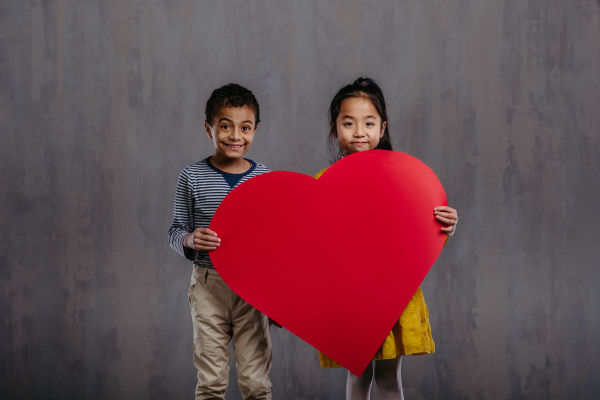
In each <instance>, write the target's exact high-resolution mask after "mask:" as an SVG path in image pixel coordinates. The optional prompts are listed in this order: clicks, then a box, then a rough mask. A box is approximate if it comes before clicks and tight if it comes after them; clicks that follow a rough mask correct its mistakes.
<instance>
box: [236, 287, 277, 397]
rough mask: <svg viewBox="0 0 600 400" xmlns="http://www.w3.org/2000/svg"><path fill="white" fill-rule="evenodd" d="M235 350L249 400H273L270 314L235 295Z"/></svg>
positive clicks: (245, 392) (239, 377)
mask: <svg viewBox="0 0 600 400" xmlns="http://www.w3.org/2000/svg"><path fill="white" fill-rule="evenodd" d="M235 297H236V301H235V303H234V307H233V347H234V349H235V360H236V362H237V369H238V384H239V386H240V391H241V392H242V395H243V396H244V399H245V400H250V399H252V400H271V399H272V396H271V380H270V379H269V371H270V370H271V331H270V329H269V319H268V318H267V316H266V315H264V314H263V313H261V312H260V311H258V310H257V309H256V308H254V307H252V306H251V305H250V304H248V303H246V302H245V301H244V300H242V299H241V298H240V297H238V296H237V295H235Z"/></svg>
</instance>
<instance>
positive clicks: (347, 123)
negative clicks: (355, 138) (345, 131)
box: [344, 122, 352, 126]
mask: <svg viewBox="0 0 600 400" xmlns="http://www.w3.org/2000/svg"><path fill="white" fill-rule="evenodd" d="M344 126H352V122H345V123H344Z"/></svg>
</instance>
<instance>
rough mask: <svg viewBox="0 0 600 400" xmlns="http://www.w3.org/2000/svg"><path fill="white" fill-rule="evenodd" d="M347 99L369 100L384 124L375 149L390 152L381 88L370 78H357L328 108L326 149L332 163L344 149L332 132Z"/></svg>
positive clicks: (390, 140)
mask: <svg viewBox="0 0 600 400" xmlns="http://www.w3.org/2000/svg"><path fill="white" fill-rule="evenodd" d="M349 97H363V98H366V99H369V101H370V102H371V104H373V107H375V109H376V110H377V112H378V113H379V116H380V117H381V123H382V124H383V123H384V122H386V125H385V130H384V131H383V136H382V137H381V139H379V144H378V145H377V147H375V148H376V149H382V150H392V138H391V136H390V132H389V130H388V128H389V125H390V124H389V121H388V116H387V110H386V108H385V98H384V97H383V92H382V91H381V88H380V87H379V86H378V85H377V84H376V83H375V82H374V81H373V80H372V79H370V78H358V79H357V80H355V81H354V83H353V84H351V85H347V86H344V87H343V88H341V89H340V90H339V91H338V92H337V94H336V95H335V97H334V98H333V100H331V105H330V106H329V121H330V122H331V129H330V131H329V136H328V137H327V148H328V150H329V154H330V155H331V157H332V161H333V162H336V161H338V160H339V159H340V158H342V156H343V155H344V149H342V146H340V144H339V142H338V140H337V139H336V138H335V136H334V132H336V131H337V126H336V121H337V117H338V115H339V113H340V107H341V105H342V102H343V101H344V100H346V99H347V98H349Z"/></svg>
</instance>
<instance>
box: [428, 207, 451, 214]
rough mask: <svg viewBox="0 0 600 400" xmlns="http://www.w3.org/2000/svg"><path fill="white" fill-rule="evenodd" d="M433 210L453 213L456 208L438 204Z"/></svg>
mask: <svg viewBox="0 0 600 400" xmlns="http://www.w3.org/2000/svg"><path fill="white" fill-rule="evenodd" d="M433 211H447V212H451V213H455V212H456V210H455V209H454V208H452V207H448V206H439V207H436V208H434V209H433Z"/></svg>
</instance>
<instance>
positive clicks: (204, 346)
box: [189, 266, 234, 400]
mask: <svg viewBox="0 0 600 400" xmlns="http://www.w3.org/2000/svg"><path fill="white" fill-rule="evenodd" d="M233 300H234V299H233V292H232V291H231V290H230V289H229V287H228V286H227V285H225V282H224V281H223V279H222V278H221V277H219V275H218V274H217V272H216V271H214V270H212V269H209V268H204V267H198V266H195V267H194V274H193V275H192V284H191V286H190V291H189V301H190V310H191V312H192V322H193V327H194V365H195V366H196V369H198V384H197V386H196V400H207V399H221V400H222V399H225V393H226V391H227V384H228V381H229V347H228V344H229V341H230V340H231V335H232V333H233V332H232V329H231V323H232V318H231V307H232V305H233Z"/></svg>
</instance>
